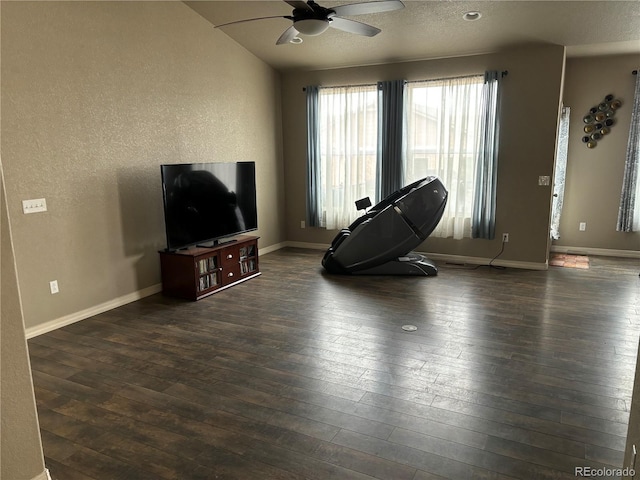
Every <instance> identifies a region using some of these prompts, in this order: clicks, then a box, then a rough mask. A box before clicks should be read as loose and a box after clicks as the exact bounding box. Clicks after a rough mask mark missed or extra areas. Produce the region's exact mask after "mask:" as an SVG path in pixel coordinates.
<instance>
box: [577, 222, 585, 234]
mask: <svg viewBox="0 0 640 480" xmlns="http://www.w3.org/2000/svg"><path fill="white" fill-rule="evenodd" d="M586 229H587V222H580V226H579V230H580V231H581V232H584V231H585V230H586Z"/></svg>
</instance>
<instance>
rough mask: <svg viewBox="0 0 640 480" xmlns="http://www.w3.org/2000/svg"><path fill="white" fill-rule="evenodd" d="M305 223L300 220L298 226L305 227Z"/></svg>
mask: <svg viewBox="0 0 640 480" xmlns="http://www.w3.org/2000/svg"><path fill="white" fill-rule="evenodd" d="M305 227H306V224H305V223H304V220H300V228H305Z"/></svg>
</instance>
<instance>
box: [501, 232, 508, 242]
mask: <svg viewBox="0 0 640 480" xmlns="http://www.w3.org/2000/svg"><path fill="white" fill-rule="evenodd" d="M508 242H509V234H508V233H503V234H502V243H508Z"/></svg>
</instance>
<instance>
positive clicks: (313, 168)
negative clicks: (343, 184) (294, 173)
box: [305, 86, 322, 227]
mask: <svg viewBox="0 0 640 480" xmlns="http://www.w3.org/2000/svg"><path fill="white" fill-rule="evenodd" d="M305 90H306V92H307V212H306V221H307V225H308V226H310V227H319V226H321V224H322V216H321V212H320V150H319V146H320V138H319V137H320V129H319V115H318V92H319V88H318V87H317V86H308V87H306V89H305Z"/></svg>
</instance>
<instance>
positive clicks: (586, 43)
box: [184, 0, 640, 70]
mask: <svg viewBox="0 0 640 480" xmlns="http://www.w3.org/2000/svg"><path fill="white" fill-rule="evenodd" d="M403 2H404V4H405V8H404V9H402V10H398V11H392V12H386V13H377V14H369V15H358V16H356V17H348V18H350V19H352V20H357V21H360V22H364V23H368V24H371V25H374V26H376V27H378V28H381V29H382V33H380V34H378V35H377V36H375V37H372V38H369V37H361V36H358V35H354V34H350V33H346V32H342V31H340V30H336V29H332V28H330V29H329V30H327V31H326V32H325V33H323V34H322V35H320V36H317V37H309V36H305V37H302V38H303V40H304V41H303V43H301V44H297V45H295V44H285V45H279V46H277V45H276V44H275V43H276V40H277V39H278V37H279V36H280V35H281V34H282V32H283V31H284V30H285V29H287V28H288V27H289V26H290V25H291V21H290V20H287V19H284V18H275V19H267V20H260V21H255V22H247V23H241V24H237V25H229V26H226V27H222V28H221V29H220V30H222V31H223V32H224V33H226V34H227V35H228V36H230V37H231V38H233V39H234V40H235V41H236V42H238V43H239V44H241V45H242V46H243V47H244V48H246V49H247V50H249V51H250V52H252V53H253V54H254V55H256V56H257V57H259V58H261V59H262V60H264V61H265V62H266V63H268V64H270V65H272V66H273V67H274V68H276V69H278V70H291V69H305V70H306V69H325V68H338V67H346V66H360V65H371V64H379V63H391V62H400V61H411V60H424V59H431V58H441V57H452V56H463V55H472V54H479V53H489V52H495V51H499V50H501V49H504V48H509V47H513V46H522V45H527V44H540V43H547V44H558V45H565V46H567V54H568V56H588V55H605V54H618V53H638V59H639V62H638V63H639V64H640V1H638V0H633V1H618V0H601V1H591V0H589V1H576V0H573V1H560V0H551V1H527V0H500V1H491V0H480V1H462V0H403ZM184 3H186V4H187V5H188V6H189V7H191V8H192V9H193V10H195V11H196V12H198V13H199V14H200V15H202V16H203V17H204V18H205V19H207V20H208V21H209V22H211V23H212V24H213V25H220V24H223V23H227V22H232V21H236V20H244V19H247V18H254V17H265V16H275V15H291V12H292V7H290V6H289V5H288V4H287V3H285V2H284V1H279V0H262V1H244V0H235V1H217V0H214V1H207V0H200V1H185V2H184ZM318 3H319V4H320V5H322V6H324V7H333V6H336V5H344V4H349V3H358V0H350V1H323V0H318ZM468 11H479V12H481V13H482V17H481V18H480V19H479V20H477V21H474V22H469V21H466V20H464V19H463V18H462V16H463V14H464V13H465V12H468Z"/></svg>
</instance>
